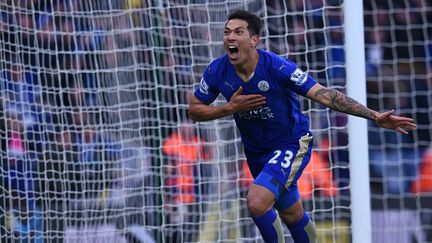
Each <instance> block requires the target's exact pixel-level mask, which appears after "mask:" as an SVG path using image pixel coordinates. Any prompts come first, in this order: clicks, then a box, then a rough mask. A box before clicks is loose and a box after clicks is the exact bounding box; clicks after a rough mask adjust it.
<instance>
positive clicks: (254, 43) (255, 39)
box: [251, 35, 259, 48]
mask: <svg viewBox="0 0 432 243" xmlns="http://www.w3.org/2000/svg"><path fill="white" fill-rule="evenodd" d="M258 44H259V36H258V35H253V36H252V38H251V47H254V48H256V47H257V46H258Z"/></svg>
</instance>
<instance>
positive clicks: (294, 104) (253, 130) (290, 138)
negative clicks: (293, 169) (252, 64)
mask: <svg viewBox="0 0 432 243" xmlns="http://www.w3.org/2000/svg"><path fill="white" fill-rule="evenodd" d="M258 53H259V60H258V64H257V66H256V68H255V72H254V75H253V77H252V78H251V79H250V80H249V81H247V82H245V81H243V80H242V79H241V78H240V77H239V76H238V75H237V73H236V71H235V69H234V66H233V65H232V64H231V63H230V62H229V59H228V56H227V55H224V56H222V57H220V58H218V59H216V60H214V61H213V62H212V63H211V64H210V65H209V66H208V67H207V68H206V70H205V71H204V74H203V76H202V78H201V81H200V83H199V85H198V87H197V88H196V90H195V93H194V94H195V96H196V97H197V98H198V99H199V100H200V101H201V102H203V103H205V104H211V103H212V102H213V101H214V100H215V99H216V98H217V97H218V95H219V94H222V95H223V96H224V97H225V99H226V100H227V101H229V100H230V99H231V96H232V95H233V93H234V92H235V91H236V90H237V89H238V88H239V87H240V86H243V93H242V94H261V95H263V96H265V97H266V99H267V100H266V104H265V105H264V107H262V108H261V109H255V110H251V111H247V112H239V113H236V114H234V119H235V122H236V124H237V126H238V129H239V131H240V134H241V138H242V142H243V144H244V146H245V149H248V150H251V151H256V152H260V151H266V150H268V149H271V148H273V147H275V146H277V145H281V144H288V143H293V142H298V141H299V139H300V137H302V136H303V135H305V134H306V133H308V132H309V120H308V118H307V116H305V115H304V114H303V113H302V112H301V110H300V102H299V100H298V98H297V94H300V95H305V94H306V93H307V92H308V90H309V89H310V88H311V87H312V86H313V85H314V84H316V81H315V80H314V79H313V78H312V77H310V76H309V75H307V74H306V73H305V72H303V71H302V70H300V69H299V68H297V66H296V65H295V64H294V63H293V62H291V61H290V60H288V59H286V58H283V57H280V56H278V55H276V54H274V53H272V52H268V51H265V50H261V49H258Z"/></svg>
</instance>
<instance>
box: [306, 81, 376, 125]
mask: <svg viewBox="0 0 432 243" xmlns="http://www.w3.org/2000/svg"><path fill="white" fill-rule="evenodd" d="M312 95H313V97H314V100H316V101H318V102H320V103H321V104H323V105H325V106H327V107H329V108H330V109H332V110H336V111H340V112H343V113H347V114H350V115H354V116H358V117H363V118H366V119H369V120H372V121H375V120H376V117H377V115H378V114H379V113H378V112H376V111H373V110H371V109H369V108H367V107H366V106H364V105H362V104H360V103H359V102H357V101H356V100H354V99H352V98H350V97H348V96H346V95H345V94H343V93H341V92H339V91H337V90H335V89H329V88H326V87H323V86H320V87H319V88H318V89H316V90H314V92H313V93H312Z"/></svg>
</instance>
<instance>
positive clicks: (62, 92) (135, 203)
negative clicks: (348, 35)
mask: <svg viewBox="0 0 432 243" xmlns="http://www.w3.org/2000/svg"><path fill="white" fill-rule="evenodd" d="M186 2H187V3H189V5H188V4H186ZM204 2H206V1H199V0H196V1H180V0H177V1H166V2H163V1H162V2H161V3H159V4H158V5H157V6H153V5H154V3H152V1H144V0H113V1H102V0H95V1H66V0H34V1H19V0H6V1H3V2H2V3H0V46H1V50H2V51H1V53H0V58H1V59H0V68H1V70H0V71H1V72H0V91H1V96H0V97H1V98H0V113H1V114H0V135H1V136H0V139H1V156H0V158H1V161H0V168H1V174H0V179H1V180H0V181H1V182H0V183H1V184H0V185H1V186H0V188H1V190H2V192H1V193H0V235H2V236H3V235H9V236H11V237H12V235H14V234H17V232H20V233H19V234H21V235H27V236H31V237H32V238H33V239H36V242H42V240H43V236H42V233H41V232H51V233H52V234H54V235H52V236H50V237H52V238H55V237H62V236H60V235H61V234H62V233H60V232H62V231H63V230H64V229H65V227H66V225H67V224H71V225H72V224H74V223H73V220H75V221H79V218H80V217H81V218H84V219H86V220H87V219H88V220H89V219H90V218H97V217H93V216H94V215H93V214H94V212H93V211H92V210H93V209H95V208H102V209H104V210H105V211H104V212H102V214H104V213H105V214H106V213H107V211H106V210H107V208H109V207H113V208H115V207H122V208H127V210H128V212H130V213H118V212H117V213H116V212H111V211H109V213H108V214H110V215H109V217H112V218H115V219H116V220H117V221H121V222H123V224H126V225H134V224H152V225H153V226H155V225H160V224H161V223H160V222H164V223H165V224H166V225H168V226H169V225H172V226H173V227H171V228H170V227H167V228H168V229H167V230H168V231H169V230H171V231H172V232H171V231H170V232H160V234H166V235H167V236H166V237H167V238H169V237H171V238H170V239H169V240H173V241H175V240H176V239H177V240H178V239H180V238H178V237H181V239H184V240H187V241H194V240H197V239H198V238H197V237H198V236H197V235H199V229H196V228H194V227H193V226H191V225H192V223H191V222H194V221H196V220H197V219H198V220H200V219H199V217H202V216H200V215H193V216H191V217H189V218H184V219H183V217H185V216H184V215H185V212H196V211H198V212H199V211H200V210H199V209H197V208H193V207H191V205H192V206H193V205H197V203H198V202H199V201H200V200H201V199H202V195H201V194H210V193H211V191H212V190H213V189H214V188H215V187H214V186H211V185H210V184H211V183H210V182H209V179H208V178H213V177H214V176H218V175H215V174H214V173H215V172H214V171H213V170H214V168H213V167H211V166H209V165H206V164H205V163H204V164H203V161H204V162H205V161H207V162H208V161H211V160H217V159H220V158H228V159H226V160H228V162H227V166H228V167H229V168H231V169H234V170H235V172H231V171H230V170H228V172H229V173H233V175H234V176H232V175H229V176H227V178H228V179H229V180H234V181H235V182H236V183H237V184H238V183H241V182H244V181H249V180H250V178H249V177H247V176H244V175H243V176H242V175H240V174H239V172H238V171H244V170H242V169H241V168H243V167H242V166H243V163H244V161H243V159H244V158H243V156H241V155H240V154H241V152H239V151H238V150H233V149H232V148H230V149H221V148H220V147H219V148H217V146H221V145H218V144H214V143H212V142H213V141H212V139H213V140H214V136H216V135H215V134H214V132H213V131H209V130H211V129H202V128H200V127H198V126H197V125H196V124H191V123H188V122H186V123H184V121H187V110H186V109H187V103H188V95H189V94H190V92H191V91H192V90H193V87H194V85H195V83H196V81H197V80H199V78H200V75H201V73H202V70H203V68H204V67H205V66H206V65H207V64H208V63H209V62H210V61H211V60H212V59H214V58H216V57H218V56H219V55H221V54H223V49H222V45H221V43H222V32H223V27H224V26H223V23H224V19H225V17H226V14H227V8H226V7H225V6H229V7H233V8H234V7H242V8H248V9H249V10H252V11H255V12H257V13H258V14H260V15H261V16H264V17H265V18H263V21H264V24H265V26H266V28H265V30H264V33H262V36H263V37H262V48H265V49H268V50H270V51H274V52H275V53H278V54H280V55H283V56H286V57H288V58H290V59H292V60H293V61H295V62H296V63H297V65H298V66H299V67H301V68H302V69H304V70H306V71H307V72H308V73H309V74H310V75H312V76H313V77H315V78H316V79H317V80H318V81H320V82H322V83H323V84H324V85H326V86H331V87H333V88H337V89H339V90H341V91H342V92H345V91H346V90H345V86H346V79H345V77H346V74H345V68H344V66H345V54H344V46H343V45H344V34H343V24H344V19H347V17H346V16H345V17H344V16H343V8H342V1H338V0H331V1H325V4H324V1H322V0H311V1H305V2H303V1H269V0H267V1H250V2H248V3H243V4H239V3H234V2H233V3H224V1H215V2H214V4H213V5H209V4H205V3H204ZM194 4H195V5H194ZM264 5H265V8H264V7H263V6H264ZM364 22H365V54H366V74H367V103H368V106H369V107H371V108H372V109H375V110H380V111H385V110H390V109H395V110H396V111H397V112H398V114H400V115H404V116H408V117H413V118H414V120H415V121H416V123H417V124H418V130H417V131H415V132H413V133H411V134H410V135H408V136H402V135H399V134H397V133H394V132H391V131H384V130H383V129H379V128H378V127H376V126H375V125H374V124H373V123H370V124H369V162H370V168H371V185H372V193H374V194H377V195H381V194H400V195H404V194H407V193H428V192H429V193H430V192H432V172H431V171H430V168H432V160H431V154H432V152H431V149H432V148H431V135H432V127H431V125H430V124H431V120H432V117H431V116H432V115H431V114H432V111H431V108H430V107H432V100H431V97H432V75H431V73H432V67H431V66H432V36H431V33H432V24H431V23H432V3H430V2H429V1H425V0H396V1H390V0H388V1H381V0H365V1H364ZM302 103H303V105H304V109H305V110H309V111H310V112H309V114H310V117H311V121H312V129H313V130H314V132H315V136H316V141H317V144H316V151H317V154H315V155H314V156H315V157H314V159H313V161H312V162H311V164H313V165H314V166H315V167H314V166H311V168H316V170H317V171H320V173H316V171H315V172H314V171H305V174H306V175H305V179H304V181H303V182H302V183H303V184H302V188H303V189H302V190H303V193H304V194H305V195H306V200H308V199H312V198H316V196H318V197H324V198H325V197H336V196H337V193H336V191H338V193H339V194H343V195H348V194H349V191H348V189H347V185H348V184H349V171H348V165H349V161H348V151H347V145H348V136H347V133H346V131H347V129H346V128H347V117H346V116H345V115H342V114H340V113H337V112H332V111H329V110H326V109H323V108H322V107H320V106H319V105H317V104H314V103H310V102H308V101H307V100H302ZM223 124H226V123H223ZM221 133H223V134H222V135H221V134H219V135H217V136H219V137H221V138H223V139H226V140H224V141H233V143H236V144H235V145H236V146H238V144H239V143H238V139H237V138H238V137H237V136H236V135H235V134H236V132H235V131H233V130H231V128H225V127H224V128H223V129H222V132H221ZM185 140H186V141H185ZM191 144H192V145H191ZM203 144H204V145H205V146H204V145H203ZM208 147H213V148H210V149H209V148H208ZM186 148H187V149H186ZM214 150H217V151H219V152H218V153H215V152H214ZM221 151H222V152H221ZM239 155H240V156H239ZM235 156H236V158H235V159H231V158H233V157H235ZM246 171H247V170H246ZM323 171H324V172H323ZM219 173H220V172H219ZM157 175H162V176H157ZM204 177H207V179H206V178H204ZM233 178H234V179H233ZM235 178H237V179H235ZM248 178H249V179H248ZM161 185H164V188H165V190H160V188H161ZM192 185H193V186H192ZM196 185H199V186H196ZM237 186H238V185H237ZM212 188H213V189H212ZM242 188H246V187H245V186H244V187H242ZM338 188H339V189H338ZM228 189H229V188H228ZM228 189H227V190H228ZM125 194H127V195H128V196H127V197H126V196H125ZM314 194H317V195H314ZM238 196H239V195H238ZM240 196H244V195H240ZM162 202H164V207H165V208H161V207H162ZM183 204H184V205H186V206H185V207H178V206H175V205H183ZM170 206H171V207H170ZM146 207H152V208H153V209H154V208H157V209H158V210H156V211H157V212H156V213H153V214H151V213H148V212H142V210H141V209H142V208H146ZM206 207H208V208H212V207H213V206H212V205H208V206H206ZM204 208H205V207H204ZM47 209H51V211H50V210H47ZM66 209H70V210H69V211H68V212H80V213H76V215H62V213H61V212H62V211H64V210H66ZM140 210H141V211H140ZM147 211H148V210H147ZM162 212H165V213H167V214H168V213H171V216H170V217H168V218H166V219H164V220H162V221H161V219H160V218H161V217H162V216H161V215H160V214H162ZM182 212H183V216H182V217H177V216H178V215H181V214H182ZM227 215H228V216H229V214H227ZM62 217H63V218H62ZM65 218H68V219H72V220H70V221H68V220H65ZM44 220H49V221H50V222H45V221H44ZM176 220H177V221H176ZM178 220H180V221H178ZM11 225H14V227H15V229H11ZM117 226H118V227H124V225H117ZM56 227H59V228H56ZM178 227H188V231H187V232H193V234H192V235H178V234H176V229H177V228H178ZM207 228H208V227H207ZM210 228H211V227H210ZM14 231H16V232H15V233H14ZM55 234H58V235H55ZM154 237H155V238H157V237H159V236H157V234H156V235H155V236H154ZM2 239H3V238H2ZM169 240H167V242H169Z"/></svg>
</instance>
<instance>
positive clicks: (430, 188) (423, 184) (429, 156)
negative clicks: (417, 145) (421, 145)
mask: <svg viewBox="0 0 432 243" xmlns="http://www.w3.org/2000/svg"><path fill="white" fill-rule="evenodd" d="M411 192H413V193H425V192H428V193H431V192H432V144H431V145H430V146H429V149H428V150H426V151H425V153H424V154H423V157H422V161H421V165H420V173H419V175H418V176H417V178H416V180H415V181H414V182H413V183H412V185H411Z"/></svg>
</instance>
